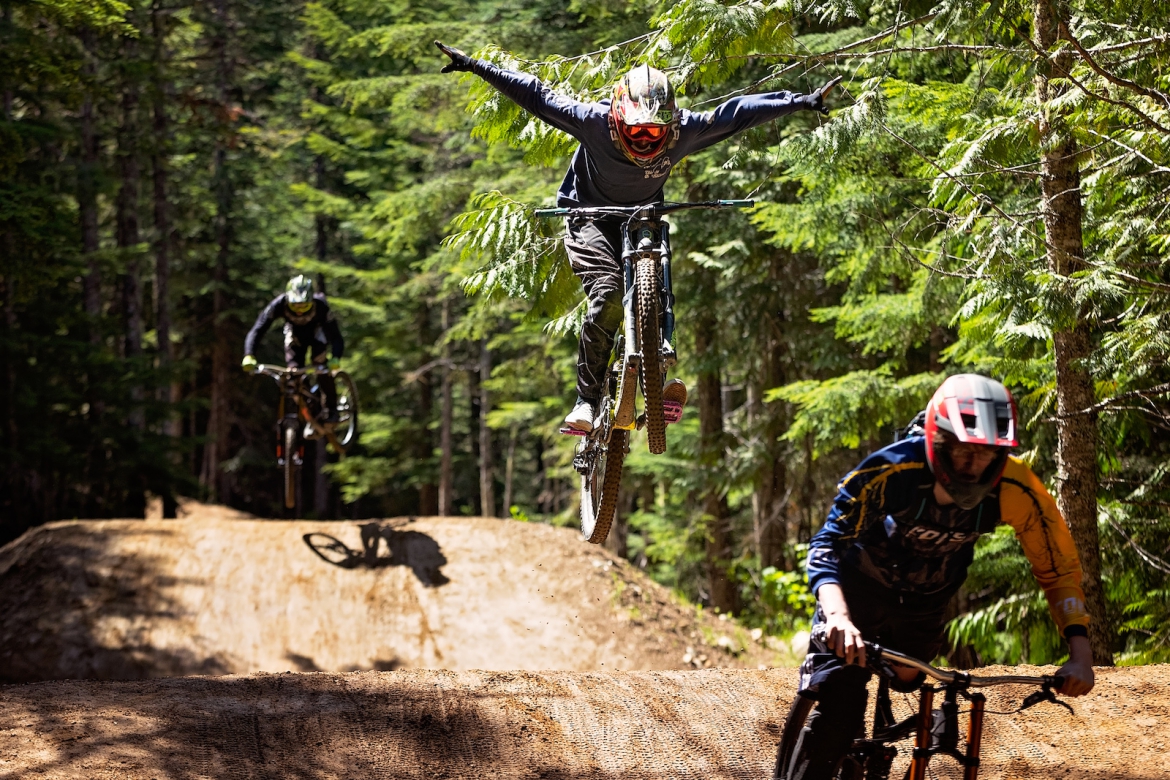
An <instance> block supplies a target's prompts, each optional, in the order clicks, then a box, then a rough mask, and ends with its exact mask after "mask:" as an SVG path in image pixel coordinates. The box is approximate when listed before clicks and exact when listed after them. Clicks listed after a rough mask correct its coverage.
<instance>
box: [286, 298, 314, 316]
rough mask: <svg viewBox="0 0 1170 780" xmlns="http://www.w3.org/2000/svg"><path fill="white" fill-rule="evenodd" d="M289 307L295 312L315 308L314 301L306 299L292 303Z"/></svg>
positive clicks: (302, 312)
mask: <svg viewBox="0 0 1170 780" xmlns="http://www.w3.org/2000/svg"><path fill="white" fill-rule="evenodd" d="M288 307H289V309H291V310H292V312H293V314H304V313H305V312H307V311H308V310H309V309H311V308H313V302H312V301H305V302H304V303H290V304H289V305H288Z"/></svg>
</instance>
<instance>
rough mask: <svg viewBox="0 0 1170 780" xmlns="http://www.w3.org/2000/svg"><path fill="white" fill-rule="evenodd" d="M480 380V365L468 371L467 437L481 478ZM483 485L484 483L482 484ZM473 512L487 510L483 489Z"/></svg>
mask: <svg viewBox="0 0 1170 780" xmlns="http://www.w3.org/2000/svg"><path fill="white" fill-rule="evenodd" d="M479 392H480V381H479V366H478V365H477V366H476V367H475V368H474V369H471V370H469V371H468V372H467V402H468V403H467V412H468V414H467V439H468V441H469V443H470V447H471V462H472V463H474V464H475V467H476V471H477V472H478V476H479V477H480V480H481V481H482V479H483V463H482V462H481V461H480V458H479V444H480V439H481V438H482V437H481V436H480V430H479V426H480V403H479V400H480V399H479ZM481 487H482V485H481ZM471 509H472V514H474V515H476V516H479V517H482V516H484V514H485V512H484V509H483V491H482V490H477V491H476V492H475V495H474V496H473V497H472V501H471Z"/></svg>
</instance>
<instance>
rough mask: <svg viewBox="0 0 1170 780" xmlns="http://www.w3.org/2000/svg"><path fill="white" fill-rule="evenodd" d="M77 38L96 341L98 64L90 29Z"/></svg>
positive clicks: (88, 278)
mask: <svg viewBox="0 0 1170 780" xmlns="http://www.w3.org/2000/svg"><path fill="white" fill-rule="evenodd" d="M80 37H81V42H82V48H83V49H84V51H85V64H84V65H83V66H82V79H83V80H84V82H85V85H86V90H85V94H84V97H82V99H81V165H80V166H79V168H78V171H77V207H78V212H79V216H80V217H81V253H82V255H83V256H84V257H85V269H86V270H85V279H84V280H83V288H82V289H83V294H84V297H85V313H86V315H87V316H88V317H89V320H90V342H91V343H93V344H96V343H98V342H99V341H100V340H101V328H100V327H99V325H98V318H99V317H100V316H101V313H102V298H101V285H102V276H101V268H100V267H99V266H98V260H97V251H98V249H99V247H100V239H99V236H98V206H97V192H98V187H97V166H98V138H97V128H96V127H95V124H94V99H93V92H94V89H95V87H96V85H95V82H96V80H97V66H96V64H95V63H94V59H93V54H92V49H93V45H94V35H93V31H92V30H90V29H89V28H86V29H84V30H82V32H81V36H80Z"/></svg>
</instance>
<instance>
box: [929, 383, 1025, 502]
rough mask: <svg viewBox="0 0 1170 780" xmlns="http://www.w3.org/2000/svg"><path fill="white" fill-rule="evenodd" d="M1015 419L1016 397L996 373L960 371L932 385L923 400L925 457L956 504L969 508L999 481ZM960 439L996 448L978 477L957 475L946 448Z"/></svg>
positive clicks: (1014, 443) (1012, 443) (1013, 443)
mask: <svg viewBox="0 0 1170 780" xmlns="http://www.w3.org/2000/svg"><path fill="white" fill-rule="evenodd" d="M1018 423H1019V413H1018V412H1017V411H1016V401H1015V399H1014V398H1012V394H1011V393H1010V392H1008V389H1007V388H1006V387H1004V386H1003V384H1001V383H1000V382H997V381H995V380H994V379H989V378H988V377H985V376H980V375H979V374H958V375H956V376H952V377H949V378H948V379H947V380H946V381H945V382H943V383H942V385H940V386H939V388H938V390H936V391H935V393H934V397H933V398H931V399H930V403H929V404H927V406H926V424H925V426H924V427H925V434H926V460H927V462H928V463H929V464H930V469H931V471H933V472H934V476H935V479H937V480H938V481H939V482H940V483H941V484H942V486H943V488H944V489H945V490H946V491H947V493H948V494H950V496H951V498H953V499H955V503H956V504H958V505H959V506H961V507H962V508H964V509H972V508H974V507H975V506H977V505H978V504H979V502H980V501H982V500H983V498H984V497H985V496H986V495H987V494H988V493H990V492H991V490H992V489H993V488H995V486H996V485H998V484H999V480H1000V478H1001V477H1002V476H1003V470H1004V467H1005V466H1007V457H1008V450H1009V449H1010V448H1012V447H1015V446H1017V445H1018V444H1019V439H1017V437H1016V429H1017V427H1018ZM939 434H941V435H939ZM936 439H937V440H938V441H936ZM958 442H962V443H966V444H983V445H987V446H991V447H997V448H999V450H998V452H997V453H996V457H995V460H993V461H992V462H991V465H989V466H988V467H987V469H986V470H985V471H984V472H983V475H982V476H981V477H980V479H979V480H978V481H977V482H967V481H965V480H962V479H959V478H958V475H957V473H956V471H955V468H954V463H953V461H952V460H951V457H950V454H949V452H948V449H949V445H950V444H953V443H958Z"/></svg>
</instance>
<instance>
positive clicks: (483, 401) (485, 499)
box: [479, 339, 498, 517]
mask: <svg viewBox="0 0 1170 780" xmlns="http://www.w3.org/2000/svg"><path fill="white" fill-rule="evenodd" d="M491 378H492V353H491V352H490V351H489V350H488V346H487V339H482V340H480V342H479V504H480V512H481V513H482V514H483V515H484V516H485V517H498V514H497V513H496V474H495V471H496V464H495V455H494V450H493V449H492V429H491V428H489V427H488V414H489V413H490V412H491V410H492V403H491V393H490V392H489V391H488V389H487V382H488V380H490V379H491Z"/></svg>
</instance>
